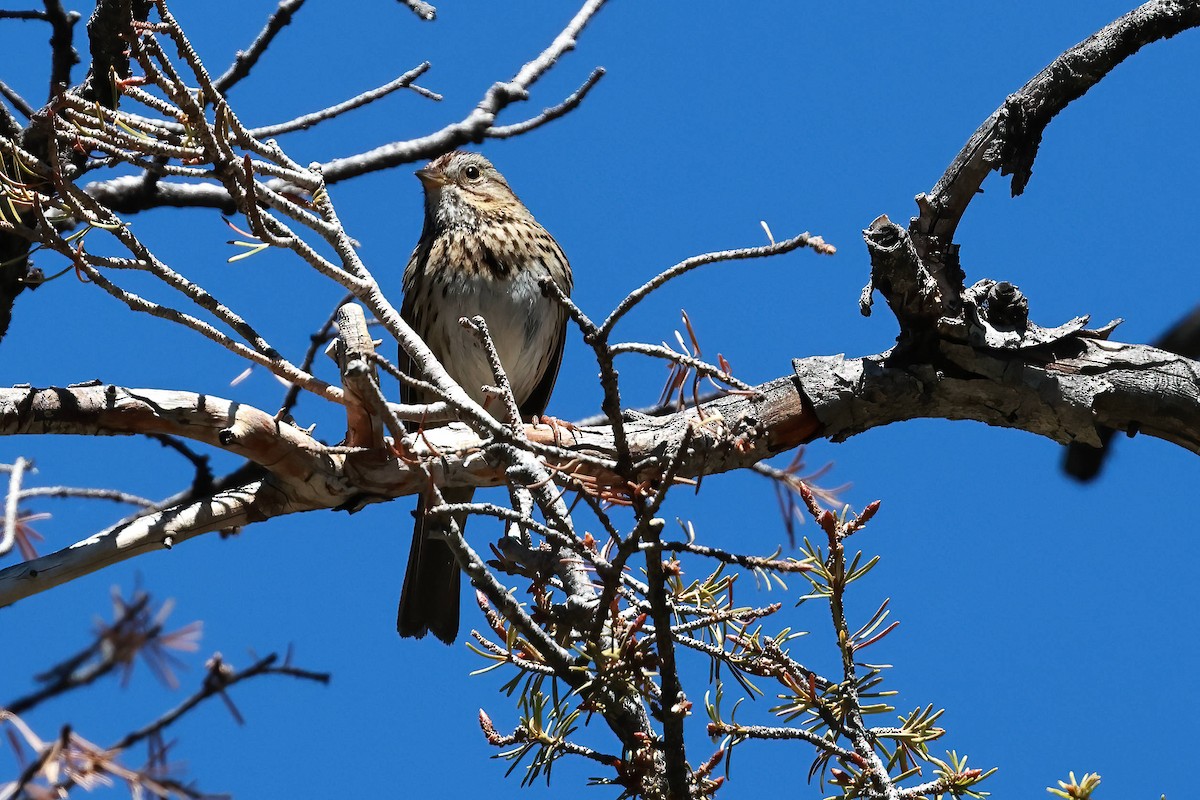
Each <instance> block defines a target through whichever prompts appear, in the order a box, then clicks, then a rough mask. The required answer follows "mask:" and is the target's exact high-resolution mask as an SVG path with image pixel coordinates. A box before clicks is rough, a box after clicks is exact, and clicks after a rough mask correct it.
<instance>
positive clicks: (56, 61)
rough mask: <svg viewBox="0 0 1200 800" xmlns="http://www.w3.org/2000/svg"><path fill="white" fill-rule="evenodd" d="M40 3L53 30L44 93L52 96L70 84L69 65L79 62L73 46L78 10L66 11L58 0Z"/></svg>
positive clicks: (43, 0) (44, 0) (46, 0)
mask: <svg viewBox="0 0 1200 800" xmlns="http://www.w3.org/2000/svg"><path fill="white" fill-rule="evenodd" d="M42 4H43V5H44V6H45V8H46V20H47V21H48V22H49V23H50V27H51V29H52V30H53V31H54V32H53V33H52V34H51V35H50V61H51V64H50V91H49V93H48V94H47V95H46V97H47V98H53V97H55V96H56V95H58V94H59V93H60V92H62V91H63V90H64V89H66V88H67V87H68V86H70V84H71V67H73V66H75V65H76V64H78V63H79V54H78V53H76V52H75V47H74V36H75V23H76V22H78V21H79V12H78V11H67V10H66V9H64V8H63V5H62V2H60V0H42ZM105 80H107V76H105Z"/></svg>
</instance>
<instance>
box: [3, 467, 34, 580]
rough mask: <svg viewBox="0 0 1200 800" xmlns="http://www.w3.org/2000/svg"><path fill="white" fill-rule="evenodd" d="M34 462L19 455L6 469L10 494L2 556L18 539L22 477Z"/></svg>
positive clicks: (6, 511) (5, 505) (6, 499)
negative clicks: (18, 512) (18, 514)
mask: <svg viewBox="0 0 1200 800" xmlns="http://www.w3.org/2000/svg"><path fill="white" fill-rule="evenodd" d="M30 466H32V462H30V461H27V460H26V459H24V458H22V457H21V456H17V458H16V460H14V461H13V463H12V466H11V468H9V469H8V470H6V471H7V472H8V473H9V475H8V494H7V495H6V496H5V500H4V530H3V531H0V556H4V555H7V554H8V551H9V550H12V548H13V544H15V543H16V541H17V511H18V510H19V503H20V499H21V477H22V476H23V475H24V474H25V470H26V469H28V468H29V467H30Z"/></svg>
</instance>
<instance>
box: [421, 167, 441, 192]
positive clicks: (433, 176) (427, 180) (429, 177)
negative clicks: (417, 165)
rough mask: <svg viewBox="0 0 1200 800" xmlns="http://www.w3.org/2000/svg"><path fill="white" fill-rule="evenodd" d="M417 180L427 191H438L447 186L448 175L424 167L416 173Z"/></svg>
mask: <svg viewBox="0 0 1200 800" xmlns="http://www.w3.org/2000/svg"><path fill="white" fill-rule="evenodd" d="M416 175H417V179H418V180H420V181H421V185H422V186H424V187H425V188H427V189H436V188H438V187H441V186H445V185H446V173H444V172H442V171H441V170H440V169H438V170H435V169H431V168H429V167H422V168H421V169H419V170H417V172H416Z"/></svg>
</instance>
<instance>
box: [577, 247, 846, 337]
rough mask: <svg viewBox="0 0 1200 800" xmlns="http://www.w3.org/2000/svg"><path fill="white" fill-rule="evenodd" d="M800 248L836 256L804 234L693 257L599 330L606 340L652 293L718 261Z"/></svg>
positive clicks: (623, 305)
mask: <svg viewBox="0 0 1200 800" xmlns="http://www.w3.org/2000/svg"><path fill="white" fill-rule="evenodd" d="M801 247H811V248H812V249H813V250H815V251H816V252H818V253H820V254H821V255H833V254H834V253H835V252H837V251H836V249H835V248H834V247H833V246H832V245H828V244H826V243H825V240H824V239H822V238H821V237H820V236H813V235H811V234H808V233H802V234H800V235H799V236H793V237H792V238H791V239H785V240H784V241H782V242H775V243H772V244H768V245H763V246H761V247H744V248H741V249H738V250H721V251H718V252H715V253H704V254H702V255H698V256H692V257H691V258H689V259H686V260H684V261H680V262H679V263H678V264H676V265H675V266H673V267H671V268H669V269H666V270H663V271H662V272H660V273H659V274H658V275H656V276H655V277H654V278H652V279H650V280H649V281H647V282H646V283H645V284H643V285H642V286H640V287H638V288H637V289H634V290H633V291H632V292H630V293H629V294H628V295H627V296H626V297H625V299H624V300H622V301H621V302H620V303H618V304H617V307H616V308H615V309H613V311H612V313H611V314H609V315H608V319H606V320H604V323H603V324H602V325H601V326H600V333H601V335H604V336H607V335H608V334H609V333H611V332H612V329H613V326H614V325H616V324H617V322H618V321H619V320H620V319H621V317H623V316H625V315H626V314H627V313H629V311H630V310H631V309H632V308H633V307H634V306H636V305H637V304H638V303H640V302H641V301H642V300H644V299H645V298H646V296H647V295H649V294H650V293H651V292H653V291H654V290H655V289H657V288H659V287H660V286H662V285H663V284H665V283H666V282H667V281H669V280H672V279H673V278H678V277H679V276H680V275H684V274H686V273H688V272H691V271H692V270H694V269H696V268H697V267H702V266H704V265H705V264H713V263H716V262H719V261H735V260H739V259H744V258H764V257H766V256H774V255H779V254H781V253H788V252H791V251H792V250H796V249H797V248H801Z"/></svg>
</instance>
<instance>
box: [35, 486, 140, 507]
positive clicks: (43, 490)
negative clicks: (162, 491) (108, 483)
mask: <svg viewBox="0 0 1200 800" xmlns="http://www.w3.org/2000/svg"><path fill="white" fill-rule="evenodd" d="M20 495H21V499H22V500H24V499H25V498H28V497H55V498H79V499H83V500H112V501H113V502H114V503H128V504H129V505H133V506H141V507H143V508H153V507H154V505H155V504H154V501H153V500H147V499H146V498H145V497H138V496H137V495H135V494H129V493H128V492H121V491H118V490H116V489H85V488H81V487H77V486H37V487H34V488H33V489H22V490H21V492H20Z"/></svg>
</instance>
